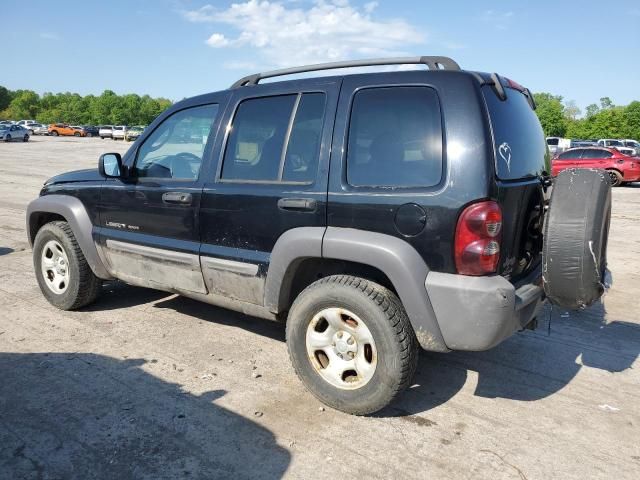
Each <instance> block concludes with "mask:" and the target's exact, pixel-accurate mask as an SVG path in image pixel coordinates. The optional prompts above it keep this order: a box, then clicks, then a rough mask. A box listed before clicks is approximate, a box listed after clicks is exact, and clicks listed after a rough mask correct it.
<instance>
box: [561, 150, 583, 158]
mask: <svg viewBox="0 0 640 480" xmlns="http://www.w3.org/2000/svg"><path fill="white" fill-rule="evenodd" d="M582 152H583V150H579V149H578V150H569V151H568V152H563V153H561V154H560V155H558V158H559V159H560V160H569V159H574V158H580V156H581V155H582Z"/></svg>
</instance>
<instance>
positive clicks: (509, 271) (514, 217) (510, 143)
mask: <svg viewBox="0 0 640 480" xmlns="http://www.w3.org/2000/svg"><path fill="white" fill-rule="evenodd" d="M496 77H497V76H496ZM494 78H495V77H494ZM500 82H501V85H502V87H503V88H502V91H504V97H506V98H504V99H501V98H500V95H499V93H498V92H497V91H496V88H495V87H493V86H491V85H484V86H483V87H482V92H483V95H484V99H485V102H486V105H487V111H488V114H489V122H490V125H491V131H492V135H493V143H494V165H495V192H494V196H495V198H496V199H497V201H498V203H499V204H500V206H501V208H502V215H503V226H502V244H501V255H500V265H499V267H498V273H500V274H501V275H503V276H504V277H506V278H508V279H510V280H511V281H512V282H514V283H517V282H518V280H519V279H521V278H523V277H524V276H526V275H527V274H528V273H530V272H531V271H532V270H534V269H535V268H537V267H538V266H539V264H540V260H541V252H542V224H543V218H544V205H545V202H546V193H545V192H544V190H543V188H542V182H541V179H542V178H544V177H545V175H546V174H548V173H550V170H551V168H550V158H549V151H548V149H547V143H546V140H545V137H544V133H543V131H542V127H541V125H540V122H539V121H538V117H537V116H536V113H535V111H534V110H533V108H532V105H533V102H532V101H530V99H529V98H528V95H530V93H529V92H528V90H525V89H523V88H522V87H520V86H519V85H517V84H515V83H514V82H511V81H508V80H506V79H500ZM498 91H500V89H498Z"/></svg>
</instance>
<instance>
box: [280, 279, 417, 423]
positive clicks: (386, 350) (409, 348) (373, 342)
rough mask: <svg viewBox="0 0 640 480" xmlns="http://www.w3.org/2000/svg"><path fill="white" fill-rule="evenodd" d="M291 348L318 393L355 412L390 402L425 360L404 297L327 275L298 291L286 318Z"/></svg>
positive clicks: (310, 386) (363, 412) (360, 281)
mask: <svg viewBox="0 0 640 480" xmlns="http://www.w3.org/2000/svg"><path fill="white" fill-rule="evenodd" d="M287 346H288V348H289V356H290V358H291V363H292V364H293V368H294V370H295V371H296V373H297V374H298V377H299V378H300V380H302V383H304V384H305V386H306V387H307V388H308V389H309V390H310V391H311V393H312V394H313V395H315V396H316V398H318V399H319V400H320V401H321V402H323V403H325V404H326V405H329V406H330V407H333V408H335V409H337V410H341V411H343V412H346V413H351V414H354V415H366V414H369V413H373V412H376V411H378V410H380V409H382V408H383V407H385V406H386V405H388V404H389V403H390V402H391V401H392V400H393V399H394V398H395V397H396V395H398V393H399V392H401V391H402V390H403V389H404V388H405V387H406V386H407V385H408V384H409V382H410V381H411V379H412V377H413V374H414V372H415V369H416V366H417V362H418V342H417V340H416V336H415V333H414V331H413V328H412V327H411V324H410V323H409V319H408V317H407V314H406V313H405V310H404V308H403V306H402V304H401V303H400V300H399V299H398V297H397V296H396V295H395V294H394V293H393V292H391V291H390V290H388V289H386V288H384V287H382V286H381V285H378V284H376V283H373V282H371V281H369V280H365V279H363V278H358V277H353V276H348V275H335V276H331V277H326V278H323V279H321V280H318V281H317V282H314V283H312V284H311V285H309V286H308V287H307V288H306V289H305V290H304V291H303V292H302V293H301V294H300V295H298V297H297V298H296V300H295V302H294V303H293V306H292V307H291V310H290V311H289V316H288V319H287Z"/></svg>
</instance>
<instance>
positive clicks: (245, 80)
mask: <svg viewBox="0 0 640 480" xmlns="http://www.w3.org/2000/svg"><path fill="white" fill-rule="evenodd" d="M412 64H415V65H426V66H428V67H429V69H430V70H460V65H458V64H457V63H456V62H455V61H454V60H452V59H451V58H449V57H424V56H423V57H391V58H370V59H368V60H348V61H346V62H331V63H317V64H315V65H304V66H301V67H292V68H282V69H280V70H271V71H270V72H263V73H254V74H253V75H247V76H246V77H242V78H241V79H240V80H238V81H237V82H235V83H234V84H233V85H231V88H237V87H244V86H246V85H256V84H257V83H258V82H259V81H260V80H262V79H264V78H272V77H281V76H283V75H293V74H295V73H305V72H316V71H318V70H332V69H335V68H350V67H372V66H374V65H412Z"/></svg>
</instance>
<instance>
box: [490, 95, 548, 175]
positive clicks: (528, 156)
mask: <svg viewBox="0 0 640 480" xmlns="http://www.w3.org/2000/svg"><path fill="white" fill-rule="evenodd" d="M482 91H483V93H484V98H485V100H486V102H487V108H488V109H489V116H490V118H491V126H492V127H493V141H494V144H495V165H496V175H497V177H498V178H500V179H502V180H517V179H521V178H527V177H534V176H537V175H540V174H541V173H542V172H543V171H546V172H550V171H551V168H550V166H549V151H548V149H547V142H545V137H544V133H543V132H542V126H541V125H540V122H539V121H538V117H537V116H536V113H535V112H534V111H533V110H532V109H531V107H530V106H529V103H528V102H527V98H526V97H525V96H524V95H523V94H522V93H520V92H519V91H517V90H513V89H510V88H507V89H506V92H507V99H506V100H504V101H502V100H500V99H499V98H498V96H497V95H496V94H495V93H494V91H493V90H492V88H491V87H490V86H486V87H483V88H482ZM556 145H557V144H556Z"/></svg>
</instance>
